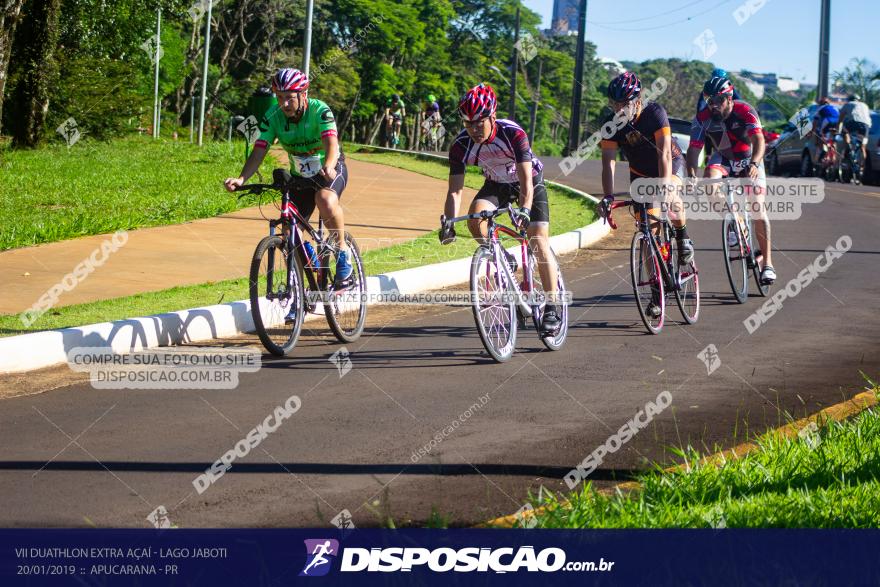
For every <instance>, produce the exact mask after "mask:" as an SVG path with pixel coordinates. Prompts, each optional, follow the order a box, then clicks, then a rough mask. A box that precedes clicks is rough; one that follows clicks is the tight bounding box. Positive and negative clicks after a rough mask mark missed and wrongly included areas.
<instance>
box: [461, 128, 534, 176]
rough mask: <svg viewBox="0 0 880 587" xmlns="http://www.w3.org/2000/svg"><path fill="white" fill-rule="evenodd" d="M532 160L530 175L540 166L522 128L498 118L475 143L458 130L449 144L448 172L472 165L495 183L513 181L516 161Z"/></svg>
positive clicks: (462, 170) (464, 132) (462, 169)
mask: <svg viewBox="0 0 880 587" xmlns="http://www.w3.org/2000/svg"><path fill="white" fill-rule="evenodd" d="M526 161H531V162H532V177H535V176H537V175H538V174H539V173H541V170H542V169H543V168H544V166H543V165H542V164H541V161H540V160H539V159H538V158H537V157H535V154H534V153H532V149H531V147H530V146H529V137H528V135H526V131H524V130H523V129H522V127H521V126H519V125H518V124H517V123H515V122H513V121H512V120H505V119H498V120H496V121H495V129H494V130H493V131H492V136H491V137H489V140H487V141H486V142H485V143H475V142H474V141H472V140H471V137H470V136H468V134H467V131H466V130H462V131H461V132H460V133H459V134H458V136H457V137H455V141H454V142H453V143H452V146H451V147H450V148H449V173H450V174H451V175H463V174H464V170H465V167H466V166H468V165H476V166H478V167H479V168H480V169H482V170H483V176H485V178H486V179H488V180H490V181H494V182H497V183H516V182H518V181H519V179H518V178H517V176H516V164H517V163H524V162H526Z"/></svg>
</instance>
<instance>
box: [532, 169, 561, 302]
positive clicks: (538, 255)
mask: <svg viewBox="0 0 880 587" xmlns="http://www.w3.org/2000/svg"><path fill="white" fill-rule="evenodd" d="M534 182H535V184H534V192H533V197H532V209H531V213H530V217H531V219H530V222H529V228H528V231H527V233H528V235H529V243H530V244H531V246H532V251H533V252H534V253H535V259H536V260H537V261H538V272H539V273H540V274H541V283H542V284H544V291H545V292H547V293H548V294H552V293H553V292H555V291H556V284H557V279H558V276H557V275H556V263H554V262H553V253H552V251H551V250H550V206H549V204H548V202H547V188H546V187H545V186H544V177H543V174H540V173H539V174H538V175H537V176H536V177H535V178H534ZM550 299H551V300H552V301H554V305H555V299H554V296H552V295H550Z"/></svg>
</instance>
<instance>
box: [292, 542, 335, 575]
mask: <svg viewBox="0 0 880 587" xmlns="http://www.w3.org/2000/svg"><path fill="white" fill-rule="evenodd" d="M305 543H306V554H307V555H308V556H307V557H306V566H305V567H304V568H303V570H302V572H300V574H299V576H300V577H321V576H323V575H326V574H327V573H328V572H330V566H331V564H330V563H332V562H333V558H330V557H335V556H336V555H337V554H339V541H338V540H333V539H332V538H319V539H311V540H306V541H305Z"/></svg>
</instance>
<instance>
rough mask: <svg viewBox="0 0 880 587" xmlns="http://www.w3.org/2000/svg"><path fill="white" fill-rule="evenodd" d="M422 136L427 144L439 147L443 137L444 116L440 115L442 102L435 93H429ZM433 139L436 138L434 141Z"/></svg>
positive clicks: (423, 114)
mask: <svg viewBox="0 0 880 587" xmlns="http://www.w3.org/2000/svg"><path fill="white" fill-rule="evenodd" d="M422 118H423V121H422V138H423V141H424V143H425V144H426V145H431V146H434V147H438V146H439V145H438V144H436V143H439V141H440V139H442V135H441V131H440V128H441V127H442V126H443V118H442V116H440V104H438V103H437V99H436V98H435V97H434V96H433V94H429V95H428V97H427V102H426V104H425V111H424V112H423V113H422ZM432 139H434V140H433V141H432Z"/></svg>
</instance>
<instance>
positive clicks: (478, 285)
mask: <svg viewBox="0 0 880 587" xmlns="http://www.w3.org/2000/svg"><path fill="white" fill-rule="evenodd" d="M503 214H508V215H509V216H510V219H511V221H513V220H514V214H515V212H514V210H513V207H512V206H510V205H508V206H507V207H506V208H498V209H496V210H484V211H482V212H478V213H475V214H468V215H466V216H459V217H457V218H446V217H445V216H443V217H441V218H440V223H441V228H443V229H449V228H451V227H452V226H453V225H454V224H455V223H456V222H461V221H462V220H486V221H487V224H488V225H487V234H488V243H486V244H481V245H479V246H477V250H476V251H475V252H474V255H473V257H472V259H471V272H470V287H471V289H470V297H471V304H472V310H473V313H474V322H476V324H477V331H478V332H479V334H480V340H482V341H483V346H484V347H486V351H488V353H489V355H490V356H491V357H492V358H493V359H495V360H496V361H497V362H499V363H502V362H504V361H507V360H508V359H510V357H511V356H513V351H514V348H515V347H516V334H517V328H518V327H520V328H524V327H525V325H526V319H528V318H531V319H532V321H533V323H534V326H535V328H536V329H537V331H538V333H539V335H540V337H541V342H543V343H544V346H546V347H547V348H548V349H550V350H552V351H558V350H559V349H561V348H562V346H563V345H564V344H565V339H566V337H567V336H568V306H569V300H568V297H569V294H568V292H567V291H566V289H565V281H564V280H563V278H562V269H561V268H560V267H559V260H558V259H557V258H556V254H555V253H553V251H552V250H551V254H552V255H553V258H552V261H551V262H552V263H555V265H556V275H557V278H556V294H557V295H556V297H557V303H556V305H557V307H558V308H559V310H560V314H561V316H560V319H561V324H560V327H559V329H558V330H557V331H556V332H555V333H550V334H547V335H544V334H540V333H541V320H542V318H543V316H544V310H545V308H546V306H547V301H548V295H547V292H546V291H545V288H544V286H543V284H542V283H541V274H540V272H539V271H538V260H537V258H536V257H535V254H534V251H533V250H532V247H531V246H530V245H529V237H528V235H527V234H526V232H525V231H524V230H523V231H514V230H513V229H511V228H508V227H507V226H504V225H502V224H498V223H497V222H496V221H495V219H496V218H498V217H499V216H501V215H503ZM514 224H516V223H515V222H514ZM501 234H503V235H507V236H509V237H511V238H513V239H516V240H517V241H518V242H519V244H520V261H521V266H522V279H521V280H520V279H518V278H517V276H516V272H517V271H518V267H517V263H516V258H515V257H512V256H509V255H508V254H507V252H506V251H505V250H504V247H503V246H502V245H501V241H500V238H499V235H501Z"/></svg>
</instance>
